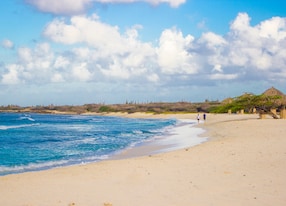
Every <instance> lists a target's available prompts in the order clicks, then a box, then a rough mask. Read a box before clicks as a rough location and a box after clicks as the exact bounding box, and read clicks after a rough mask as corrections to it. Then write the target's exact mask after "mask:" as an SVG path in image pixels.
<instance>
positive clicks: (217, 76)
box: [210, 74, 238, 80]
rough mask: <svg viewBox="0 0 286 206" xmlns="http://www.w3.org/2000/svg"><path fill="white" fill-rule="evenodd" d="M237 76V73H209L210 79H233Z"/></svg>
mask: <svg viewBox="0 0 286 206" xmlns="http://www.w3.org/2000/svg"><path fill="white" fill-rule="evenodd" d="M237 77H238V75H237V74H211V75H210V79H211V80H233V79H236V78H237Z"/></svg>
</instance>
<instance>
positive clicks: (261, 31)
mask: <svg viewBox="0 0 286 206" xmlns="http://www.w3.org/2000/svg"><path fill="white" fill-rule="evenodd" d="M250 20H251V19H250V17H249V16H248V15H247V14H246V13H240V14H238V15H237V17H236V19H235V20H234V21H233V22H232V23H231V25H230V31H229V32H228V33H227V34H226V35H224V36H221V35H218V34H215V33H213V32H206V33H203V34H202V35H201V36H200V37H199V38H195V37H193V36H192V35H190V34H183V33H182V31H180V29H178V28H169V29H165V30H164V31H162V33H161V36H159V37H158V40H159V41H158V45H154V44H152V43H150V42H142V41H141V40H140V38H139V37H140V30H141V29H144V28H143V27H142V26H141V25H134V26H130V28H127V29H126V30H125V31H122V29H121V28H118V27H117V26H114V25H110V24H106V23H104V22H102V21H101V20H100V18H99V17H98V16H97V15H92V16H73V17H71V18H69V19H66V18H61V19H58V18H57V19H55V20H53V21H52V22H50V23H49V24H48V25H47V27H46V28H45V30H44V31H43V34H44V36H45V37H46V38H47V39H48V40H51V41H52V42H53V43H54V44H56V46H57V48H60V46H62V47H61V49H62V50H60V49H57V50H56V52H55V51H54V50H53V48H52V47H51V46H50V44H48V43H41V44H37V45H36V46H35V48H29V47H20V48H19V49H18V50H17V52H18V61H16V63H14V64H10V65H9V64H7V65H5V64H2V67H4V69H3V70H2V71H1V73H0V75H1V76H0V79H1V83H2V84H12V83H13V84H20V83H27V84H28V83H36V84H48V83H50V82H66V83H74V82H81V83H82V82H95V83H102V84H106V83H110V82H116V83H118V84H125V83H126V84H127V83H128V84H131V85H132V84H133V83H135V84H144V83H146V84H148V85H151V86H150V87H152V85H153V84H156V85H167V84H170V85H172V86H174V87H175V86H178V85H180V86H182V85H196V84H200V85H202V84H204V83H207V84H214V83H216V82H221V81H228V82H235V81H241V80H243V81H247V80H248V79H251V81H253V80H257V81H265V80H269V77H271V81H272V79H275V80H276V81H281V82H283V81H284V82H285V71H284V70H285V68H286V61H285V59H286V49H285V48H286V36H285V32H286V18H280V17H275V18H271V19H268V20H265V21H262V22H261V23H259V24H257V25H254V26H252V25H251V24H250ZM272 23H273V24H272ZM54 44H51V45H54ZM59 45H60V46H59ZM65 46H67V47H65ZM63 48H66V50H65V49H63ZM257 73H259V75H255V74H257ZM166 89H167V88H166Z"/></svg>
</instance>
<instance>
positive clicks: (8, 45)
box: [1, 39, 14, 49]
mask: <svg viewBox="0 0 286 206" xmlns="http://www.w3.org/2000/svg"><path fill="white" fill-rule="evenodd" d="M1 45H2V47H4V48H6V49H12V48H13V47H14V43H13V42H12V41H11V40H9V39H4V40H3V41H2V43H1Z"/></svg>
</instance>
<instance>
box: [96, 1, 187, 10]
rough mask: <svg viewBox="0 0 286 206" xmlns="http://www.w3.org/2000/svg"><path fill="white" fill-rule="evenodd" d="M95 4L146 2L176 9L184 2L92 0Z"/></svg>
mask: <svg viewBox="0 0 286 206" xmlns="http://www.w3.org/2000/svg"><path fill="white" fill-rule="evenodd" d="M94 1H95V2H101V3H134V2H147V3H150V4H153V5H158V4H161V3H167V4H169V5H170V6H171V7H173V8H176V7H179V6H180V5H181V4H184V3H185V2H186V0H94Z"/></svg>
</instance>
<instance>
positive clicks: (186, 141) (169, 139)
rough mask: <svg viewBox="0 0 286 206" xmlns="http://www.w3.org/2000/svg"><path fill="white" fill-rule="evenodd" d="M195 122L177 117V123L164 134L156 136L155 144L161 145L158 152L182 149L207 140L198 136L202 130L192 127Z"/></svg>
mask: <svg viewBox="0 0 286 206" xmlns="http://www.w3.org/2000/svg"><path fill="white" fill-rule="evenodd" d="M196 124H197V122H196V121H194V120H188V119H179V120H178V123H177V125H176V126H175V127H169V128H168V129H167V131H166V133H165V135H164V136H160V137H156V144H158V145H161V146H162V147H163V149H160V151H159V152H168V151H173V150H177V149H184V148H187V147H192V146H195V145H198V144H201V143H203V142H205V141H207V139H208V138H207V137H200V136H199V135H200V134H202V133H203V132H204V130H203V129H202V128H198V127H194V126H195V125H196Z"/></svg>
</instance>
